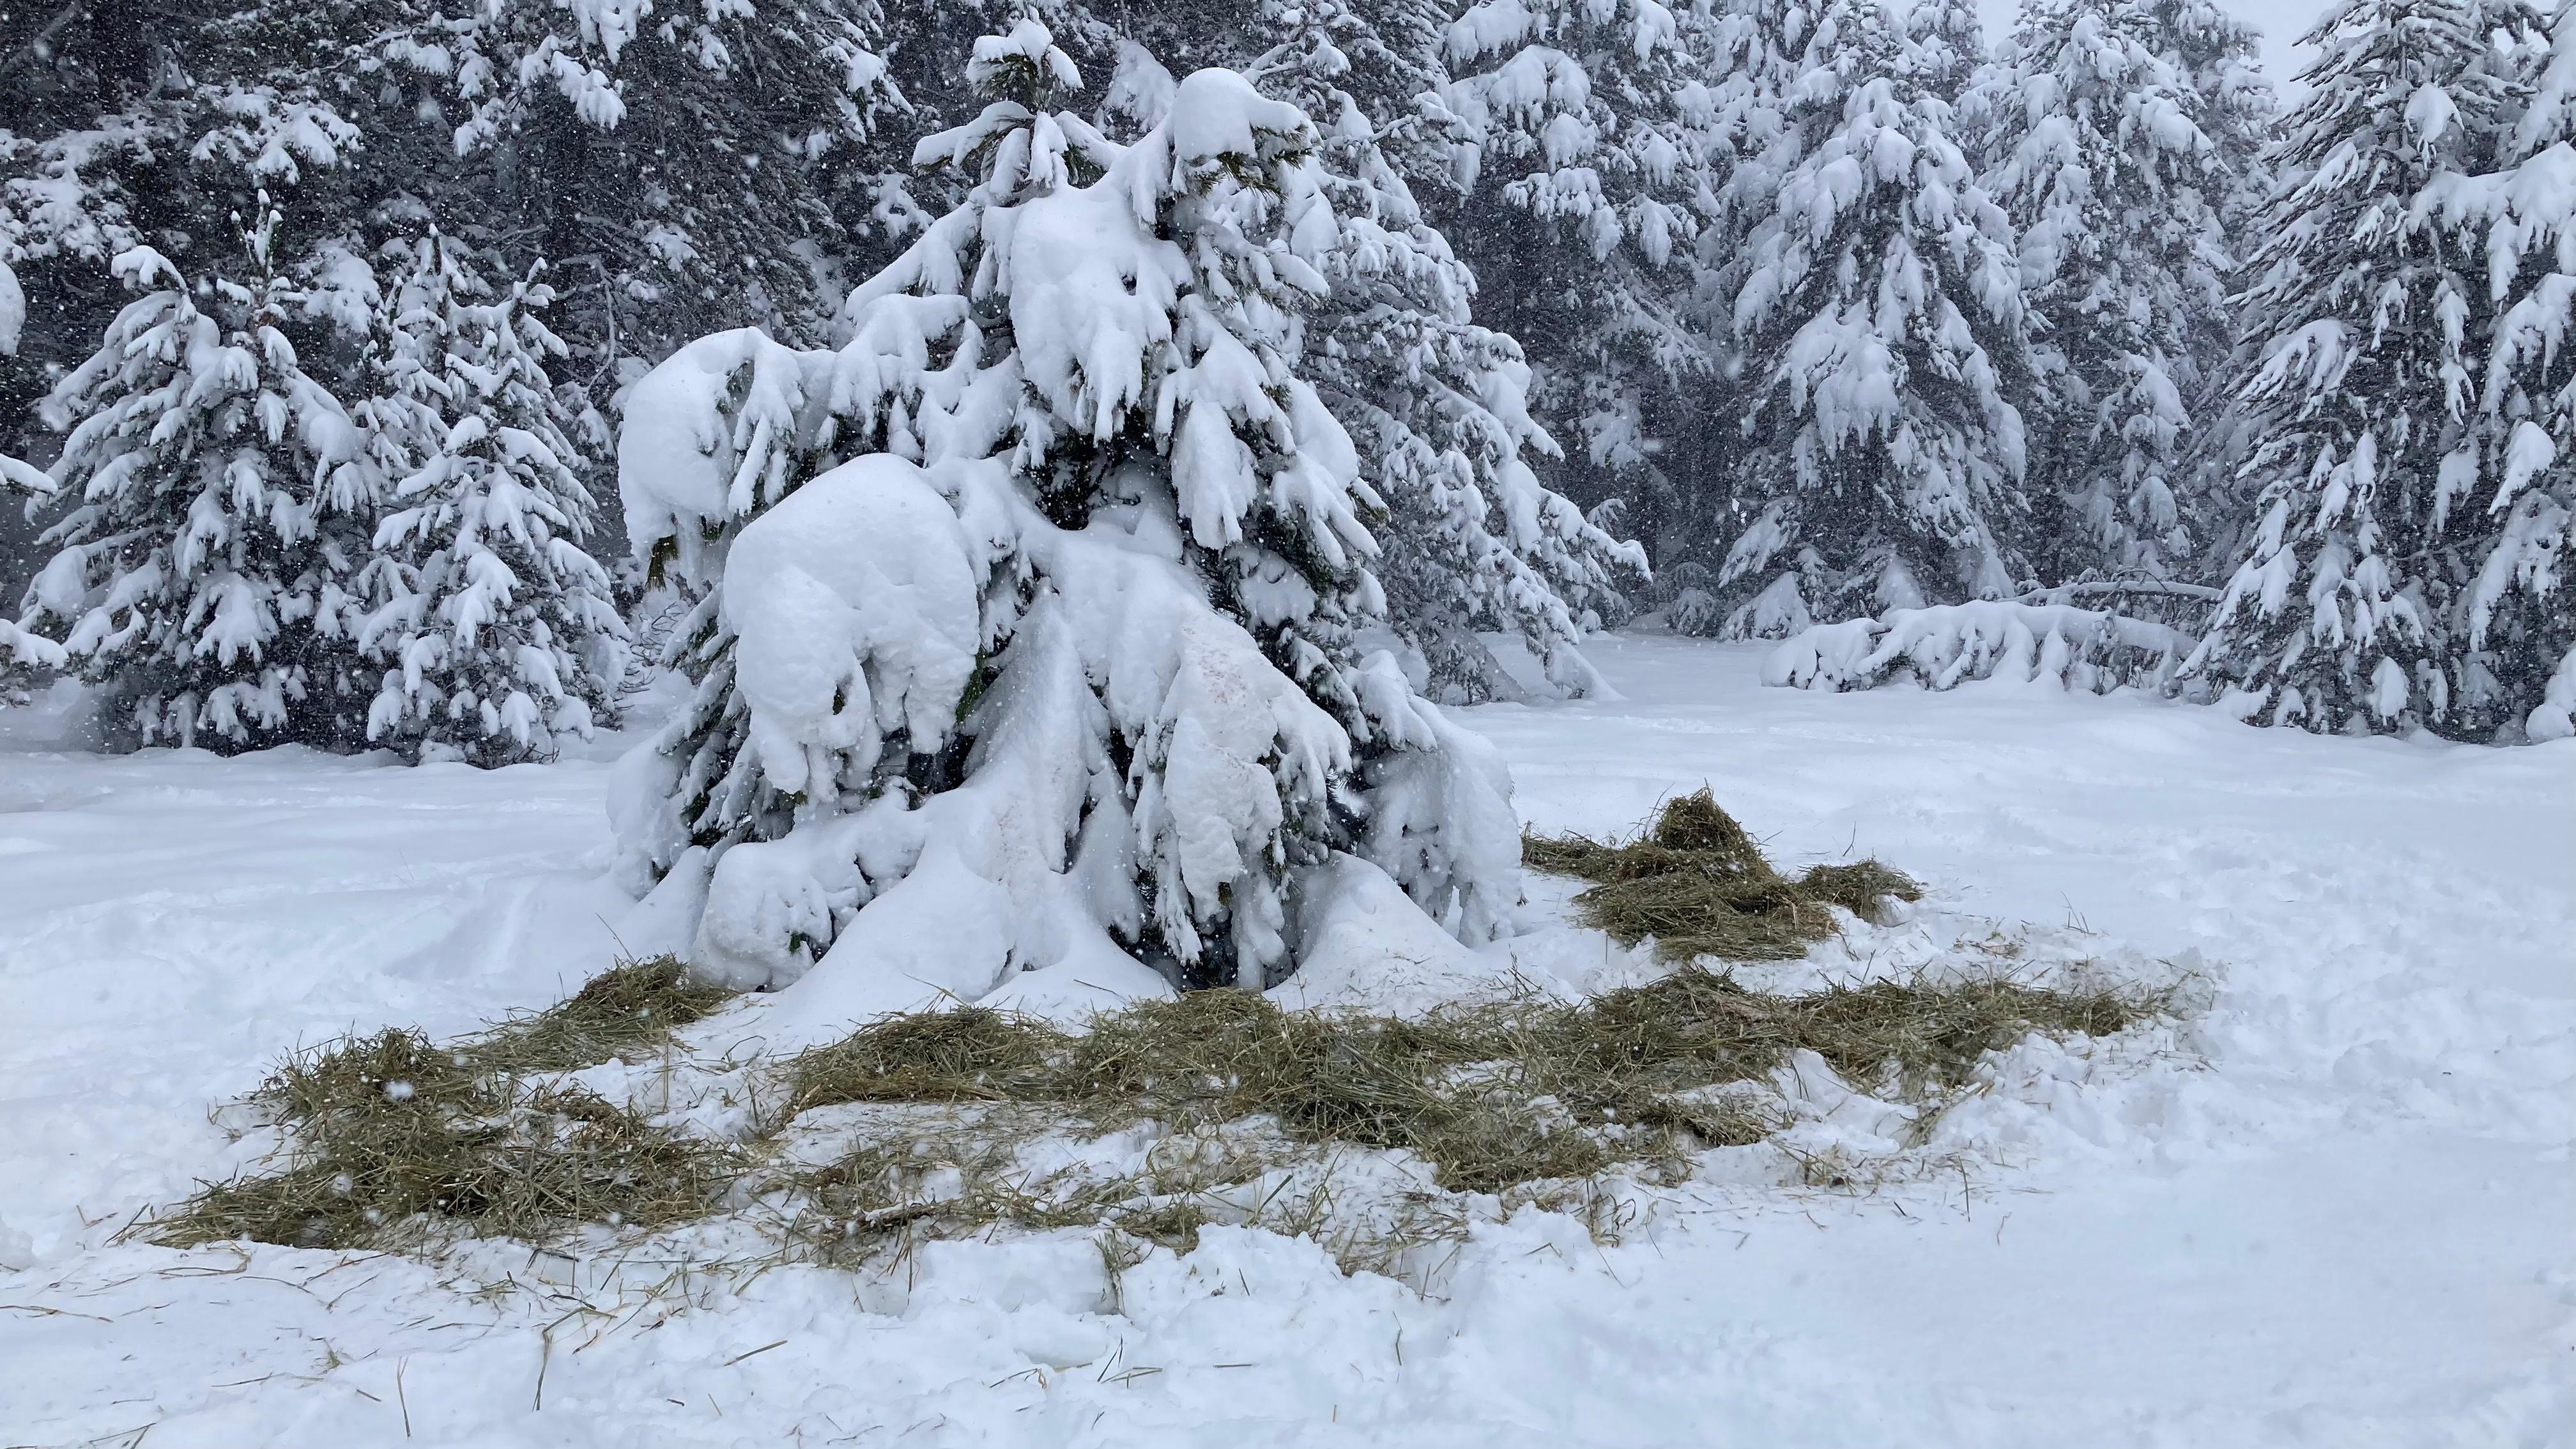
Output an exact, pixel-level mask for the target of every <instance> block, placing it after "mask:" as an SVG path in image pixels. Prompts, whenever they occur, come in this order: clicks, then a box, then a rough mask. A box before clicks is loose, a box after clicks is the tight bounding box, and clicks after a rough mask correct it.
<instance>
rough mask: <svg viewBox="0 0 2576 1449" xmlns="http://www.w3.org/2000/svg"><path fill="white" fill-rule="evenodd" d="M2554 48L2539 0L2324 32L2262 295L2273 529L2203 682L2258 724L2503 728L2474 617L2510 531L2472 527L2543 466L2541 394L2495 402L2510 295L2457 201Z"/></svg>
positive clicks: (2260, 393) (2467, 5)
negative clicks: (2484, 350)
mask: <svg viewBox="0 0 2576 1449" xmlns="http://www.w3.org/2000/svg"><path fill="white" fill-rule="evenodd" d="M2541 34H2542V30H2541V26H2540V22H2539V18H2538V16H2537V14H2536V12H2535V11H2533V10H2532V9H2531V8H2530V7H2529V6H2527V5H2525V4H2522V3H2520V0H2347V3H2345V4H2343V5H2341V6H2339V7H2338V8H2337V9H2336V10H2335V11H2334V12H2333V13H2332V14H2330V15H2328V16H2327V17H2326V18H2325V19H2324V20H2323V21H2321V22H2319V24H2318V26H2317V27H2316V29H2315V30H2313V31H2312V32H2310V34H2309V36H2308V43H2309V44H2311V45H2314V46H2316V47H2317V48H2318V50H2319V52H2320V53H2319V56H2318V58H2317V60H2316V62H2315V63H2314V64H2313V65H2312V66H2311V67H2310V69H2309V71H2308V73H2307V75H2306V77H2305V78H2306V80H2307V83H2308V85H2309V86H2310V93H2309V95H2308V97H2307V98H2306V99H2305V100H2304V101H2303V102H2301V104H2300V105H2299V106H2298V107H2297V108H2296V109H2295V110H2294V111H2293V112H2292V113H2291V114H2290V116H2289V117H2288V126H2287V136H2286V140H2285V142H2284V145H2283V147H2282V150H2281V153H2280V156H2279V158H2278V165H2279V167H2280V169H2281V170H2282V172H2283V173H2284V174H2287V175H2295V176H2298V177H2300V178H2302V179H2301V180H2300V181H2299V182H2298V184H2296V185H2295V186H2293V187H2291V188H2289V189H2288V190H2286V191H2284V192H2283V193H2282V194H2281V196H2280V197H2279V198H2278V200H2277V201H2276V202H2275V203H2274V205H2273V208H2272V210H2271V212H2270V214H2269V215H2268V216H2267V217H2266V218H2265V231H2266V233H2267V235H2268V237H2269V240H2268V241H2267V242H2266V244H2265V245H2264V246H2263V248H2262V250H2261V251H2260V252H2259V253H2258V254H2257V256H2256V258H2255V261H2254V282H2253V285H2252V287H2251V289H2250V291H2249V293H2248V296H2247V302H2248V315H2249V318H2250V320H2251V328H2250V330H2251V333H2252V335H2253V336H2255V337H2257V338H2259V339H2261V341H2260V344H2259V346H2260V356H2261V361H2260V366H2259V369H2258V370H2257V371H2255V373H2254V374H2253V376H2252V377H2251V378H2250V379H2249V380H2247V381H2246V382H2245V384H2244V389H2243V396H2244V401H2245V404H2246V406H2247V408H2248V409H2249V411H2250V412H2251V414H2252V416H2251V418H2250V419H2249V422H2248V427H2249V431H2250V432H2251V433H2252V434H2253V435H2254V436H2255V437H2257V438H2259V439H2260V440H2261V441H2260V443H2259V446H2258V447H2257V448H2256V449H2255V451H2254V452H2253V454H2252V455H2251V457H2250V458H2249V460H2248V461H2247V462H2246V464H2245V466H2244V469H2243V475H2244V479H2245V483H2246V486H2247V488H2248V491H2249V492H2251V493H2253V494H2254V495H2255V497H2256V500H2257V501H2256V509H2255V517H2256V520H2257V521H2256V523H2255V524H2254V526H2253V527H2252V528H2251V529H2250V530H2249V540H2248V544H2247V547H2246V552H2245V554H2244V556H2243V558H2242V561H2241V562H2239V563H2238V565H2237V567H2236V569H2235V571H2234V573H2233V575H2232V577H2231V578H2230V579H2229V581H2228V583H2227V586H2226V591H2225V595H2224V597H2223V598H2222V599H2221V601H2220V603H2219V605H2218V607H2217V612H2216V617H2215V619H2214V621H2213V623H2212V627H2211V630H2210V633H2209V634H2208V636H2207V637H2206V638H2205V639H2204V640H2203V642H2202V644H2201V647H2200V649H2199V650H2198V651H2197V652H2195V654H2194V655H2193V657H2192V659H2191V660H2190V661H2189V662H2188V663H2187V664H2186V669H2185V672H2186V673H2187V674H2200V675H2206V676H2208V677H2211V678H2214V679H2216V680H2218V681H2221V682H2223V683H2225V684H2227V685H2228V686H2230V687H2232V688H2233V689H2235V690H2236V691H2238V692H2239V695H2238V700H2239V704H2240V707H2241V708H2243V709H2244V711H2245V712H2246V713H2247V715H2248V717H2249V718H2255V719H2258V720H2259V721H2260V722H2263V723H2269V724H2289V723H2296V724H2299V725H2302V726H2303V727H2305V728H2307V729H2311V730H2394V729H2403V728H2409V727H2414V726H2419V725H2420V726H2429V727H2433V728H2446V729H2452V730H2464V729H2474V728H2475V724H2473V721H2478V722H2482V721H2483V716H2484V713H2485V711H2483V710H2481V711H2477V712H2474V713H2464V712H2463V711H2462V709H2461V708H2460V707H2459V706H2460V704H2462V703H2465V702H2466V701H2467V700H2468V699H2470V698H2473V697H2474V698H2481V699H2496V700H2500V699H2501V698H2502V697H2503V695H2502V694H2501V692H2499V691H2497V690H2495V689H2493V688H2491V687H2490V686H2489V684H2488V681H2487V680H2486V679H2485V678H2484V677H2483V676H2482V675H2473V674H2472V671H2483V670H2484V669H2485V666H2484V665H2483V664H2482V663H2479V662H2478V661H2477V660H2476V658H2475V655H2476V653H2477V651H2476V650H2474V649H2473V648H2472V647H2471V646H2470V645H2469V643H2468V638H2469V635H2470V633H2471V632H2472V631H2471V629H2470V628H2469V623H2470V621H2469V620H2468V619H2467V618H2465V617H2463V616H2464V614H2466V613H2468V612H2471V606H2470V601H2471V600H2473V599H2474V598H2476V597H2477V596H2478V591H2477V590H2476V589H2475V588H2474V580H2475V578H2476V576H2477V572H2478V568H2479V565H2480V564H2481V563H2482V562H2483V559H2482V558H2481V557H2480V555H2482V554H2483V553H2484V552H2485V551H2484V550H2483V549H2480V548H2479V547H2478V546H2477V545H2478V543H2479V541H2480V539H2479V536H2480V535H2482V534H2485V535H2486V536H2488V537H2492V535H2491V534H2486V529H2485V527H2484V526H2483V525H2484V524H2485V523H2486V521H2487V520H2488V519H2493V518H2494V516H2493V515H2487V518H2486V519H2481V520H2480V526H2474V527H2472V526H2467V525H2469V523H2470V518H2471V517H2472V516H2474V515H2475V514H2476V512H2477V506H2476V504H2474V503H2473V502H2472V501H2471V500H2472V498H2473V496H2474V495H2475V494H2476V493H2478V492H2480V491H2488V490H2481V489H2480V488H2479V487H2478V484H2479V483H2480V482H2481V481H2489V482H2490V484H2491V488H2493V491H2488V496H2489V497H2490V498H2492V497H2497V496H2503V497H2506V498H2507V499H2508V500H2510V498H2511V497H2512V496H2513V495H2516V494H2519V493H2520V492H2521V488H2520V486H2519V484H2516V486H2513V487H2500V486H2496V485H2501V484H2503V483H2506V482H2510V481H2512V480H2513V479H2514V476H2515V474H2516V472H2517V467H2518V465H2517V458H2522V459H2528V458H2530V457H2532V456H2534V454H2533V453H2532V452H2531V451H2527V450H2526V451H2520V452H2518V451H2517V444H2518V443H2519V442H2520V440H2521V438H2522V437H2523V436H2525V435H2524V434H2522V432H2521V429H2520V428H2519V426H2518V424H2519V422H2520V421H2521V419H2519V418H2516V417H2515V416H2513V415H2512V414H2511V413H2510V412H2509V411H2508V408H2510V407H2517V406H2519V407H2528V406H2530V404H2531V395H2530V394H2529V393H2527V392H2524V391H2523V390H2522V389H2519V388H2515V387H2513V386H2512V385H2511V382H2510V380H2509V377H2508V376H2505V375H2497V374H2491V380H2492V381H2494V382H2496V383H2498V384H2500V385H2499V386H2498V387H2497V390H2496V391H2495V392H2494V393H2493V394H2492V403H2490V401H2489V396H2488V395H2485V394H2482V392H2481V389H2480V388H2479V386H2478V373H2479V372H2480V371H2481V368H2480V363H2481V362H2482V361H2486V360H2487V359H2483V358H2481V356H2480V355H2479V354H2480V351H2481V344H2482V341H2483V339H2485V338H2487V337H2490V336H2492V335H2493V329H2494V322H2493V318H2494V315H2495V307H2494V303H2493V300H2492V292H2491V284H2490V280H2489V278H2488V276H2486V275H2484V273H2485V272H2486V270H2487V269H2486V267H2485V266H2484V265H2483V262H2484V260H2485V259H2484V258H2482V257H2481V256H2480V255H2479V252H2480V251H2481V250H2483V249H2482V248H2480V247H2478V246H2477V244H2476V242H2475V240H2474V239H2473V238H2471V237H2469V236H2466V235H2464V234H2463V233H2462V232H2461V230H2459V229H2457V228H2454V227H2451V226H2447V225H2444V224H2443V219H2442V218H2441V216H2440V215H2439V213H2438V205H2437V204H2438V202H2439V200H2440V198H2442V197H2443V196H2444V195H2445V194H2447V193H2448V192H2449V191H2450V190H2451V189H2453V188H2455V187H2457V186H2459V185H2460V184H2462V183H2463V182H2464V181H2465V180H2466V179H2467V178H2471V177H2475V176H2478V175H2480V174H2481V173H2486V172H2491V171H2494V170H2497V169H2498V167H2499V166H2500V164H2501V163H2502V161H2503V160H2504V158H2505V156H2506V155H2507V154H2508V151H2507V148H2508V146H2509V144H2510V131H2511V127H2512V124H2513V121H2514V118H2515V114H2516V112H2517V110H2518V108H2519V107H2520V105H2521V97H2522V93H2523V92H2524V91H2525V90H2526V88H2527V72H2528V70H2529V69H2530V61H2531V57H2532V55H2533V53H2534V51H2535V49H2536V47H2537V46H2538V44H2539V42H2538V40H2537V39H2536V37H2538V36H2540V35H2541ZM2498 36H2507V37H2514V38H2515V39H2514V41H2513V43H2512V44H2510V45H2500V44H2499V43H2498V42H2497V40H2496V37H2498ZM2507 285H2509V282H2508V283H2507ZM2512 368H2513V364H2512V363H2511V362H2508V363H2507V364H2506V369H2505V374H2507V375H2509V374H2510V372H2511V371H2512ZM2547 386H2548V385H2547V384H2546V383H2545V382H2544V383H2543V384H2542V390H2543V392H2544V393H2545V392H2546V390H2547ZM2517 395H2519V396H2520V398H2521V399H2522V401H2521V402H2519V403H2516V402H2512V401H2509V400H2510V399H2513V398H2515V397H2516V396H2517ZM2548 491H2549V490H2548V489H2547V488H2546V487H2544V488H2543V489H2541V490H2539V492H2537V493H2535V494H2533V495H2531V496H2533V497H2542V496H2545V495H2546V494H2547V492H2548ZM2464 505H2466V506H2464ZM2508 507H2509V503H2508ZM2498 521H2500V520H2498ZM2535 582H2536V580H2535ZM2547 592H2549V590H2548V589H2547V588H2546V587H2543V588H2541V589H2540V590H2539V593H2540V594H2544V595H2545V594H2546V593H2547ZM2518 672H2527V671H2518ZM2539 686H2540V681H2539V680H2537V679H2528V680H2524V681H2522V682H2521V683H2520V684H2519V686H2518V688H2517V692H2518V694H2519V695H2520V697H2522V698H2524V699H2530V700H2534V701H2536V697H2537V694H2538V690H2539ZM2526 707H2528V706H2526Z"/></svg>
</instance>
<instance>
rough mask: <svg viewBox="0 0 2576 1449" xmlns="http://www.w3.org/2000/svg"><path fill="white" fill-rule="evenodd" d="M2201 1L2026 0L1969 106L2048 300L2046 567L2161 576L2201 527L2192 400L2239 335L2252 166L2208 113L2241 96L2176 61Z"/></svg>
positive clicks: (2030, 287)
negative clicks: (2239, 266)
mask: <svg viewBox="0 0 2576 1449" xmlns="http://www.w3.org/2000/svg"><path fill="white" fill-rule="evenodd" d="M2204 8H2205V7H2204ZM2196 18H2205V17H2198V16H2197V15H2196V14H2195V13H2194V12H2192V10H2191V7H2188V6H2185V5H2181V4H2175V3H2167V4H2153V3H2147V0H2030V3H2027V4H2025V5H2024V6H2023V8H2022V14H2021V21H2020V25H2019V28H2018V29H2017V31H2016V32H2015V35H2014V38H2013V42H2012V44H2011V46H2010V47H2009V48H2008V49H2007V51H2006V53H2005V55H2004V57H2003V58H2002V59H2001V60H2000V61H1999V62H1998V63H1997V64H1996V65H1995V66H1994V67H1992V68H1990V69H1989V70H1988V71H1987V72H1986V74H1985V75H1984V76H1983V77H1982V78H1981V80H1980V82H1979V87H1978V91H1979V94H1978V95H1977V96H1976V97H1975V98H1974V100H1973V102H1972V103H1971V105H1970V107H1969V109H1972V110H1975V111H1977V112H1979V113H1980V114H1981V115H1982V116H1983V117H1984V118H1985V119H1986V121H1987V122H1988V124H1989V125H1990V126H1991V127H1992V133H1991V135H1990V136H1989V138H1988V140H1987V143H1986V144H1987V145H1988V147H1989V148H1990V154H1992V155H1993V156H1994V157H1995V158H1996V159H1995V165H1994V168H1993V169H1992V171H1990V172H1989V173H1988V174H1987V176H1986V177H1985V185H1986V187H1987V189H1988V190H1989V191H1991V192H1992V193H1993V194H1994V197H1995V199H1996V201H1997V202H1998V203H1999V204H2001V205H2002V206H2003V208H2004V210H2005V212H2006V214H2007V215H2008V216H2009V217H2010V218H2011V220H2012V222H2013V224H2014V227H2015V230H2016V231H2017V232H2018V233H2019V236H2020V248H2021V275H2022V285H2023V294H2024V298H2025V300H2026V302H2027V304H2028V306H2029V307H2030V308H2031V310H2032V312H2033V313H2034V314H2035V316H2036V318H2037V319H2038V330H2039V336H2038V339H2037V342H2036V347H2035V351H2036V353H2037V356H2038V363H2037V368H2038V371H2039V374H2040V378H2041V380H2042V385H2043V389H2044V392H2043V395H2042V396H2041V397H2040V398H2039V399H2038V400H2037V412H2036V414H2035V415H2034V416H2033V417H2032V418H2031V419H2029V422H2030V425H2031V430H2032V436H2033V447H2032V455H2033V456H2032V458H2031V463H2030V471H2031V475H2032V479H2031V481H2032V491H2033V493H2034V494H2035V495H2037V496H2038V498H2039V499H2040V500H2041V504H2042V507H2041V518H2040V526H2039V527H2037V528H2035V529H2034V530H2033V534H2034V537H2033V549H2034V553H2035V558H2034V563H2035V564H2036V566H2037V568H2038V571H2039V573H2040V575H2041V576H2042V577H2043V578H2044V579H2046V580H2048V581H2050V582H2052V583H2054V582H2065V581H2070V580H2075V579H2082V578H2088V577H2107V576H2113V575H2118V574H2122V573H2131V572H2143V573H2145V574H2147V575H2151V576H2154V577H2164V576H2167V575H2170V574H2173V573H2175V572H2177V571H2180V570H2184V569H2187V568H2188V567H2189V566H2190V564H2191V563H2192V561H2193V558H2194V555H2195V552H2196V550H2197V549H2199V548H2200V547H2201V546H2202V545H2203V544H2204V543H2205V542H2206V540H2207V537H2208V534H2209V529H2208V528H2207V526H2206V525H2205V523H2204V521H2203V520H2202V519H2200V518H2198V517H2196V516H2193V515H2194V513H2195V512H2196V511H2197V509H2196V508H2195V507H2194V505H2197V504H2199V503H2201V502H2202V501H2203V500H2202V498H2201V494H2200V490H2199V489H2197V488H2195V487H2194V486H2192V483H2191V480H2190V477H2189V474H2190V472H2191V470H2192V467H2193V456H2192V455H2193V449H2194V446H2195V444H2196V442H2197V438H2196V437H2195V436H2194V434H2193V429H2192V415H2193V412H2194V411H2195V407H2196V405H2198V404H2200V403H2202V402H2203V400H2204V399H2203V393H2204V391H2205V389H2206V387H2207V385H2208V382H2209V379H2210V378H2211V376H2212V375H2213V374H2214V373H2216V372H2218V371H2220V370H2222V369H2223V365H2224V361H2225V357H2226V353H2227V350H2228V348H2229V345H2230V344H2231V342H2232V340H2233V332H2234V328H2233V325H2232V323H2231V321H2230V319H2229V317H2228V315H2227V308H2226V296H2227V288H2228V283H2229V280H2230V276H2231V274H2232V272H2233V271H2234V268H2235V263H2234V261H2233V259H2232V248H2233V246H2234V243H2235V238H2234V237H2233V236H2232V235H2231V232H2232V231H2233V230H2234V229H2235V226H2234V219H2233V218H2231V216H2230V215H2229V210H2228V208H2229V206H2230V203H2231V201H2233V200H2234V199H2235V197H2236V195H2237V193H2238V188H2239V186H2240V185H2241V184H2242V183H2241V178H2240V177H2239V176H2238V174H2236V172H2234V171H2233V170H2231V164H2232V162H2233V161H2234V159H2235V158H2231V157H2230V155H2229V154H2228V153H2227V151H2226V150H2223V149H2222V147H2221V145H2220V143H2219V142H2218V141H2216V140H2213V139H2212V137H2211V136H2210V134H2209V133H2208V131H2205V130H2204V129H2203V123H2204V122H2208V123H2210V124H2211V125H2212V126H2214V127H2217V128H2219V129H2220V130H2221V132H2222V134H2225V130H2226V123H2227V122H2229V121H2231V120H2232V119H2233V116H2232V114H2231V112H2230V111H2229V110H2227V109H2226V107H2227V106H2229V105H2231V104H2233V105H2236V106H2239V107H2241V106H2242V104H2243V98H2242V93H2241V92H2230V93H2228V94H2224V95H2221V96H2218V97H2215V98H2213V97H2211V96H2207V95H2204V94H2203V93H2202V91H2201V89H2200V87H2199V82H2198V78H2197V77H2195V75H2194V74H2193V73H2192V71H2191V70H2190V69H2188V68H2187V67H2186V66H2185V64H2184V62H2183V61H2182V59H2181V57H2182V54H2183V49H2184V42H2185V41H2186V40H2187V39H2190V38H2191V36H2190V35H2189V34H2185V35H2177V34H2175V33H2174V32H2173V31H2171V30H2170V29H2168V27H2169V26H2171V25H2173V24H2176V23H2179V22H2180V21H2181V20H2184V19H2196ZM2222 19H2223V17H2222ZM2195 33H2196V32H2195ZM2049 505H2053V506H2054V509H2052V508H2051V507H2050V506H2049ZM2054 510H2062V516H2053V512H2054Z"/></svg>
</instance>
